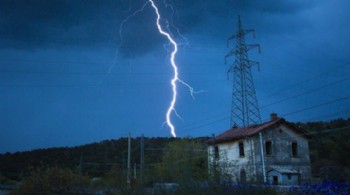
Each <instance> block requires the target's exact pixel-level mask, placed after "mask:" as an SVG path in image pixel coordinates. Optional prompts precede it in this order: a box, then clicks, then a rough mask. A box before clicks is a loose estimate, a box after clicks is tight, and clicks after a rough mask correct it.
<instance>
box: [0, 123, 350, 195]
mask: <svg viewBox="0 0 350 195" xmlns="http://www.w3.org/2000/svg"><path fill="white" fill-rule="evenodd" d="M295 125H296V126H299V127H300V128H302V129H304V130H305V131H306V132H307V133H308V134H310V135H311V136H312V138H311V139H310V156H311V161H312V171H313V175H314V176H316V177H319V178H320V179H321V180H323V181H324V180H331V181H338V182H344V181H350V154H349V151H350V142H349V141H348V138H349V137H350V128H349V126H350V119H348V120H343V119H338V120H334V121H330V122H312V123H297V124H295ZM207 139H209V137H200V138H176V139H173V138H145V139H144V149H145V150H144V154H145V155H144V156H145V159H144V168H143V171H142V173H141V171H140V141H141V138H132V140H131V142H132V148H131V154H132V157H131V165H132V166H131V167H132V170H131V172H132V173H131V175H132V176H133V177H132V178H130V180H131V184H130V186H129V187H128V185H127V182H126V177H127V138H120V139H118V140H108V141H103V142H100V143H93V144H88V145H84V146H79V147H72V148H67V147H65V148H50V149H40V150H34V151H28V152H16V153H6V154H0V183H1V184H4V185H12V184H16V185H17V186H18V187H17V189H16V190H15V191H14V194H35V192H41V194H70V193H73V194H74V193H78V192H79V193H82V191H84V190H85V191H84V193H85V194H88V191H90V192H97V191H104V192H108V193H110V194H124V193H130V190H131V192H132V193H133V194H140V193H141V192H143V191H144V188H152V187H153V184H154V183H177V184H179V187H178V188H177V189H176V191H174V192H173V193H171V194H232V193H234V194H240V193H242V194H243V193H244V194H277V192H276V191H275V190H274V189H272V188H268V187H267V188H255V187H254V186H253V187H252V185H250V186H249V187H248V188H246V187H245V186H235V187H233V186H232V185H231V186H228V185H225V184H222V182H221V181H220V180H219V179H218V178H220V177H221V178H222V176H223V175H222V174H224V173H221V172H220V170H218V171H217V173H216V172H215V173H216V174H214V176H213V175H208V167H207V166H208V162H207V159H208V158H207V148H206V145H205V144H204V142H205V141H206V140H207ZM134 168H135V170H134ZM134 171H135V175H136V177H134ZM141 178H142V180H141ZM86 190H88V191H86Z"/></svg>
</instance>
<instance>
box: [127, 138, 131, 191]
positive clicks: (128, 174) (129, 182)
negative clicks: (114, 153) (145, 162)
mask: <svg viewBox="0 0 350 195" xmlns="http://www.w3.org/2000/svg"><path fill="white" fill-rule="evenodd" d="M130 137H131V134H130V132H129V138H128V173H127V176H126V177H127V178H126V183H127V187H128V188H130V186H131V185H130V184H131V181H130V177H131V175H130V150H131V138H130Z"/></svg>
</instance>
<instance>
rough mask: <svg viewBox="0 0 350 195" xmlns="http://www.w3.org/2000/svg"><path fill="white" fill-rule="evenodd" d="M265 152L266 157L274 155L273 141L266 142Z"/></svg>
mask: <svg viewBox="0 0 350 195" xmlns="http://www.w3.org/2000/svg"><path fill="white" fill-rule="evenodd" d="M265 150H266V155H267V156H270V155H272V142H271V141H266V142H265Z"/></svg>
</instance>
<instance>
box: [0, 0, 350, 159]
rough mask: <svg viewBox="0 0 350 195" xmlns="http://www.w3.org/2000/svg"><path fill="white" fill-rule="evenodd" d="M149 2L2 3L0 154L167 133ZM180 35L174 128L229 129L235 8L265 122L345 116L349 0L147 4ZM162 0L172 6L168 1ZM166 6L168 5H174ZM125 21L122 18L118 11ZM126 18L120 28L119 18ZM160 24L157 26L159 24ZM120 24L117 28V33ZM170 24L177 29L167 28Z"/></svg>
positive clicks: (159, 51) (166, 74) (163, 63)
mask: <svg viewBox="0 0 350 195" xmlns="http://www.w3.org/2000/svg"><path fill="white" fill-rule="evenodd" d="M145 2H146V0H144V1H141V0H137V1H135V0H129V1H128V0H102V1H93V0H84V1H82V0H81V1H78V0H70V1H68V0H66V1H64V0H50V1H44V0H0V152H1V153H2V152H8V151H9V152H14V151H23V150H31V149H35V148H46V147H59V146H74V145H80V144H85V143H91V142H95V141H100V140H104V139H116V138H119V137H121V136H127V133H128V132H131V134H132V136H140V135H141V134H144V135H145V136H170V133H169V129H168V128H167V126H162V125H163V122H164V121H165V112H166V110H167V107H168V105H169V103H170V100H171V88H170V83H169V80H170V77H171V76H172V69H171V66H170V64H169V53H168V52H167V49H169V48H170V47H169V43H168V42H167V40H166V39H165V38H164V37H163V36H161V35H160V34H159V33H158V32H157V28H156V25H155V20H156V15H155V13H154V11H153V9H152V8H151V6H150V5H147V6H145V8H144V10H143V12H140V13H138V14H137V15H135V16H134V17H129V18H128V16H130V15H131V14H132V13H133V12H135V11H136V10H138V9H140V8H141V6H142V5H143V4H144V3H145ZM155 3H156V4H157V5H158V6H159V9H160V13H161V15H162V17H163V18H164V19H165V20H168V23H169V29H168V30H170V31H171V33H172V35H173V36H174V38H175V40H176V41H177V42H178V43H180V46H179V52H178V55H177V59H176V62H177V64H178V66H179V72H180V78H181V79H182V80H184V81H186V82H187V83H189V84H190V85H191V86H192V87H194V88H195V89H196V90H204V91H205V92H203V93H200V94H197V95H196V96H195V100H193V99H192V98H191V96H190V94H189V92H188V89H187V88H186V87H185V86H183V85H181V84H179V87H178V88H179V95H178V102H177V104H176V111H177V113H178V114H179V115H180V116H181V118H177V117H175V116H174V115H173V116H174V117H173V118H172V119H173V121H174V123H175V126H176V131H177V134H178V136H210V135H211V134H212V133H216V134H217V133H220V132H222V131H224V130H226V129H228V128H229V118H230V106H231V90H232V75H231V77H230V78H231V79H230V80H227V74H226V72H227V69H228V67H229V65H230V63H232V60H233V59H232V58H231V59H230V60H229V61H228V62H229V63H228V64H225V63H224V56H225V55H226V54H227V53H228V51H229V48H227V45H226V39H227V38H228V37H229V36H231V35H232V34H234V33H235V32H236V30H237V27H236V26H237V15H240V16H241V19H242V21H243V26H244V27H245V28H249V29H250V28H254V29H255V30H256V38H255V39H253V38H252V36H247V38H246V42H247V43H259V44H260V45H261V49H262V53H261V54H259V53H258V52H257V51H254V50H253V51H251V52H250V53H249V57H250V59H251V60H255V61H259V62H260V71H258V68H257V67H253V76H254V80H255V87H256V93H257V97H258V101H259V105H260V111H261V116H262V120H263V121H266V120H268V119H269V114H270V113H271V112H276V113H278V114H279V115H280V116H282V117H285V118H286V119H287V120H289V121H292V122H298V121H303V122H305V121H320V120H331V119H336V118H340V117H343V118H348V117H349V116H350V101H349V100H350V90H348V86H349V84H350V49H349V46H348V45H349V43H350V36H349V35H350V27H349V26H350V24H349V21H350V12H349V7H350V2H349V1H347V0H333V1H329V0H317V1H316V0H313V1H304V0H284V1H278V0H267V1H260V0H227V1H226V0H220V1H214V0H204V1H196V0H173V1H159V0H158V1H155ZM166 3H168V4H169V5H172V6H166ZM171 7H173V9H171ZM125 18H128V20H127V21H126V22H125V23H122V21H123V19H125ZM121 24H123V25H121ZM163 24H165V23H163ZM120 26H122V27H123V28H122V29H120ZM175 26H176V27H177V28H175Z"/></svg>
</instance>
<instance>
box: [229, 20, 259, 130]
mask: <svg viewBox="0 0 350 195" xmlns="http://www.w3.org/2000/svg"><path fill="white" fill-rule="evenodd" d="M249 33H252V34H253V37H255V30H253V29H243V27H242V22H241V18H240V16H238V30H237V32H236V34H234V35H232V36H231V37H229V38H228V40H227V44H228V46H229V42H230V41H231V40H233V39H235V40H236V44H235V47H234V48H232V49H231V50H230V51H229V52H228V54H226V56H225V63H226V60H227V58H228V57H231V56H234V57H235V59H234V62H233V63H232V64H231V66H230V67H229V69H228V71H227V72H228V73H231V72H232V73H233V90H232V105H231V120H230V125H231V127H233V126H236V127H247V126H250V125H255V124H260V123H261V118H260V112H259V106H258V101H257V98H256V94H255V87H254V81H253V77H252V72H251V67H252V66H254V65H259V62H255V61H251V60H249V58H248V51H249V50H251V49H253V48H258V50H259V52H260V45H259V44H246V43H245V35H246V34H249Z"/></svg>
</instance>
